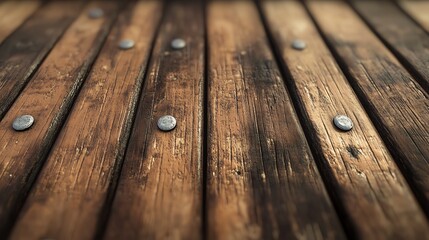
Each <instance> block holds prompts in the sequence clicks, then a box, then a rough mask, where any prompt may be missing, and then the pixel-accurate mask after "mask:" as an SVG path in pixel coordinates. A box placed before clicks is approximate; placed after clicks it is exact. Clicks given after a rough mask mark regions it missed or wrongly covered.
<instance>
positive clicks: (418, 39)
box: [352, 0, 429, 93]
mask: <svg viewBox="0 0 429 240" xmlns="http://www.w3.org/2000/svg"><path fill="white" fill-rule="evenodd" d="M352 3H353V4H352V5H353V6H354V8H355V10H356V11H357V12H358V13H359V14H360V15H361V16H362V17H363V19H365V20H366V21H367V22H368V24H369V25H370V26H371V27H372V28H373V29H374V31H375V32H376V33H377V34H378V36H379V37H380V38H381V39H382V40H383V41H384V44H386V45H387V46H389V48H390V49H391V50H392V51H393V53H394V54H395V55H396V56H397V57H398V58H399V60H400V61H401V62H402V63H403V64H404V65H405V66H406V67H407V68H408V69H409V70H410V72H411V73H412V74H413V75H414V77H415V78H416V80H418V81H419V83H420V84H421V85H422V87H423V89H425V91H426V92H427V93H429V34H428V33H427V32H425V31H424V30H423V29H422V28H420V27H419V26H418V25H416V24H415V23H414V22H413V21H412V20H411V19H410V18H409V17H408V16H406V15H405V14H404V13H403V12H402V11H401V10H400V9H399V8H398V7H397V6H396V5H395V4H394V3H393V2H389V1H370V0H364V1H352Z"/></svg>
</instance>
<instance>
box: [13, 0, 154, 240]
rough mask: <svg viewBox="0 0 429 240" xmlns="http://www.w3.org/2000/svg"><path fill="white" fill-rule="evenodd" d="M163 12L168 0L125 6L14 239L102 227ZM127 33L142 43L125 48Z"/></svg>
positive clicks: (82, 234) (86, 233)
mask: <svg viewBox="0 0 429 240" xmlns="http://www.w3.org/2000/svg"><path fill="white" fill-rule="evenodd" d="M160 12H161V8H160V3H158V2H154V1H147V2H139V3H137V4H136V5H135V4H132V5H129V6H128V7H127V9H126V11H123V12H122V13H121V14H120V16H119V18H118V21H117V23H116V24H115V26H114V28H113V30H112V31H111V32H110V34H109V36H108V39H107V42H106V44H105V45H104V47H103V49H102V50H101V53H100V55H99V57H98V58H97V60H96V62H95V64H94V67H93V68H92V70H91V72H90V74H89V76H88V78H87V79H86V81H85V83H84V84H83V86H82V90H81V91H80V93H79V95H78V97H77V99H76V101H75V104H74V107H73V108H72V109H71V112H70V114H69V116H68V119H67V120H66V122H65V123H64V126H63V128H62V130H61V132H60V133H59V135H58V138H57V140H56V142H55V143H54V145H53V147H52V149H51V151H50V154H49V156H48V158H47V160H46V163H45V165H44V168H43V169H42V171H41V172H40V174H39V176H38V179H37V181H36V183H35V184H34V186H33V188H32V191H31V193H30V194H29V196H28V199H27V201H26V203H25V205H24V207H23V209H22V211H21V214H20V217H19V218H18V221H17V223H16V225H15V228H14V230H13V232H12V235H11V239H46V238H52V239H92V238H96V237H97V234H98V231H99V230H102V228H103V222H104V219H105V214H106V210H107V207H108V205H109V202H110V201H111V197H112V194H113V192H112V189H114V188H115V185H116V184H115V181H116V179H117V175H118V174H119V172H118V170H119V168H120V165H121V162H122V156H123V154H124V151H125V147H126V145H127V139H128V135H129V133H130V128H131V123H132V119H133V115H134V109H135V104H136V102H137V99H138V96H139V93H140V89H141V83H142V75H143V74H144V72H145V69H146V68H145V66H146V62H147V59H148V55H149V52H150V47H151V42H152V39H153V36H154V32H155V29H156V26H157V22H158V19H159V16H160ZM122 39H134V41H135V46H134V48H133V49H129V50H126V51H124V50H120V49H119V48H118V42H119V41H120V40H122ZM34 127H37V126H34Z"/></svg>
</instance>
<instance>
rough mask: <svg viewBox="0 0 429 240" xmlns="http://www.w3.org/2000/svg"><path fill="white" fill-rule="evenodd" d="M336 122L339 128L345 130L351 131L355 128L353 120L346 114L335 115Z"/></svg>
mask: <svg viewBox="0 0 429 240" xmlns="http://www.w3.org/2000/svg"><path fill="white" fill-rule="evenodd" d="M334 124H335V126H336V127H337V128H339V129H341V130H343V131H350V130H351V129H352V128H353V122H352V120H351V119H350V118H349V117H347V116H345V115H337V116H335V117H334Z"/></svg>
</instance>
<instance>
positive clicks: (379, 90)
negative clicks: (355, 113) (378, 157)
mask: <svg viewBox="0 0 429 240" xmlns="http://www.w3.org/2000/svg"><path fill="white" fill-rule="evenodd" d="M309 7H310V10H311V13H312V14H313V15H314V17H315V18H316V22H317V23H318V24H319V26H320V28H321V30H322V33H323V34H324V35H325V36H326V38H327V39H328V42H329V43H330V44H331V45H332V47H333V49H334V51H335V52H336V53H337V54H338V55H339V57H338V58H339V59H341V60H342V61H343V62H342V66H343V68H345V69H344V72H346V73H347V74H349V80H350V82H351V84H352V85H353V86H354V87H355V89H356V93H357V95H358V96H359V97H360V99H361V100H362V103H363V104H364V105H365V106H366V107H367V110H368V112H369V113H370V116H372V117H373V120H374V123H375V125H376V126H377V128H378V129H379V131H380V132H381V133H382V136H383V137H385V138H386V141H387V142H388V143H389V145H390V149H391V150H392V152H393V153H394V155H395V157H396V160H399V161H400V162H398V165H399V166H400V167H402V168H403V169H402V170H403V171H404V172H406V173H407V174H406V175H405V176H406V177H407V178H408V180H409V182H410V183H411V185H412V187H414V188H415V191H416V194H417V195H418V197H419V198H420V200H421V201H422V206H423V207H425V210H426V211H427V212H429V209H427V208H428V207H429V186H428V185H427V183H428V182H429V164H428V159H429V148H428V146H429V127H428V126H427V124H426V123H429V95H428V94H427V93H425V91H424V90H423V89H422V88H421V87H420V86H419V84H418V83H417V82H416V81H415V80H414V79H413V78H412V77H411V76H410V74H409V73H408V72H407V71H406V70H405V68H404V67H402V66H401V64H400V63H399V61H398V60H397V59H396V58H395V57H394V56H393V54H392V53H390V52H389V50H388V49H387V48H386V47H385V46H384V45H383V44H382V43H381V41H379V40H378V39H377V37H376V36H375V35H374V34H373V33H371V31H370V30H369V29H368V28H366V26H365V24H364V23H363V22H362V21H361V20H360V19H359V17H358V16H357V15H356V14H355V13H354V12H353V10H352V9H351V8H350V7H349V6H347V4H344V3H338V2H328V1H317V2H309ZM330 14H335V15H337V16H338V17H340V18H341V19H343V20H342V21H336V20H335V19H333V18H331V17H330ZM351 25H352V26H353V28H351V27H349V26H351Z"/></svg>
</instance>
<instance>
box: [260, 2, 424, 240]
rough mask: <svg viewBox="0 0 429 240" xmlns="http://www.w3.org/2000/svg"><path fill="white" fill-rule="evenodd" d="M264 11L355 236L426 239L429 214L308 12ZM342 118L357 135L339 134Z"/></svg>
mask: <svg viewBox="0 0 429 240" xmlns="http://www.w3.org/2000/svg"><path fill="white" fill-rule="evenodd" d="M263 6H264V10H265V14H266V16H267V19H268V23H269V24H268V25H269V26H270V29H271V32H272V36H273V38H274V42H275V44H276V46H277V48H278V49H279V55H280V56H281V58H282V60H283V63H284V64H285V65H284V68H285V69H284V70H285V71H287V72H288V74H290V76H291V79H289V80H288V81H287V83H288V86H289V89H290V91H291V92H292V94H293V96H294V99H295V100H296V103H297V104H296V105H295V106H296V107H297V109H298V110H299V111H300V113H301V116H302V118H303V121H302V123H303V124H304V126H305V128H306V129H307V135H308V138H309V139H311V143H312V145H313V147H314V149H315V153H316V155H317V156H318V157H320V158H321V161H320V162H319V164H320V168H321V169H323V175H324V177H325V183H326V184H327V186H328V188H329V189H330V193H331V196H332V198H333V200H334V202H335V204H336V206H337V208H338V210H339V212H340V214H341V216H342V220H343V221H344V223H345V226H346V228H347V231H348V233H349V234H350V236H353V237H355V238H358V239H392V238H395V239H416V238H419V237H421V236H426V235H427V234H428V231H429V228H428V223H427V220H426V219H425V216H424V214H423V212H422V211H421V209H420V208H419V206H418V204H417V201H416V200H415V198H414V196H413V194H412V192H411V190H410V189H409V187H408V185H407V183H406V182H405V180H404V178H403V176H402V175H401V173H400V171H399V169H398V167H397V166H396V165H395V162H394V159H393V158H392V156H391V155H390V154H389V152H388V150H387V148H386V147H385V145H384V144H383V142H382V140H381V138H380V136H379V135H378V134H377V131H376V129H375V128H374V126H373V125H372V123H371V121H370V119H369V117H368V116H367V114H366V112H365V110H364V109H363V107H362V106H361V104H360V103H359V100H358V98H357V97H356V95H355V93H354V92H353V90H352V88H351V87H350V86H349V84H348V82H347V79H346V78H345V77H344V75H343V74H342V72H341V71H340V69H339V67H338V66H337V64H336V63H335V60H334V58H333V57H332V56H331V54H330V52H329V50H328V49H327V47H326V46H325V44H324V43H323V41H322V39H321V37H320V36H319V34H318V32H317V30H316V29H315V27H314V25H313V23H312V21H311V20H310V18H309V16H308V15H307V14H306V12H305V10H304V7H303V6H302V5H301V4H300V3H298V2H292V1H284V2H264V4H263ZM330 13H331V11H330ZM335 18H336V19H337V20H338V18H337V15H335ZM342 21H345V20H344V19H342ZM348 27H354V26H350V25H348ZM294 39H302V40H304V41H305V42H306V43H307V48H306V49H305V50H303V51H299V50H295V49H293V48H292V47H291V42H292V41H293V40H294ZM286 65H287V66H288V67H287V68H286ZM337 114H345V115H347V116H349V117H350V118H351V119H352V121H353V123H354V128H353V129H352V130H351V131H349V132H342V131H339V130H337V129H336V128H335V127H334V125H333V123H332V119H333V117H334V116H336V115H337Z"/></svg>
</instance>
